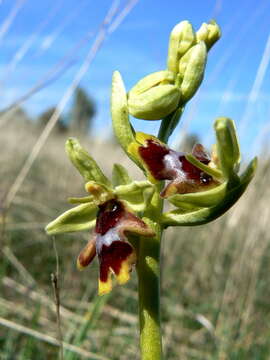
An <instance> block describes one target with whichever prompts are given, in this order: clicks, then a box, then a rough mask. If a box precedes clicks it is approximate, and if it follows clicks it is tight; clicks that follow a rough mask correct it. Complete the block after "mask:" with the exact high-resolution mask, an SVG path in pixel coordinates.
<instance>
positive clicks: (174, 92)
mask: <svg viewBox="0 0 270 360" xmlns="http://www.w3.org/2000/svg"><path fill="white" fill-rule="evenodd" d="M174 80H175V76H174V74H173V73H172V72H171V71H158V72H156V73H152V74H150V75H148V76H146V77H144V78H143V79H141V80H140V81H139V82H138V83H137V84H136V85H135V86H134V87H133V88H132V89H131V90H130V92H129V96H128V109H129V112H130V114H131V115H133V116H134V117H136V118H138V119H145V120H160V119H162V118H163V117H165V116H167V115H168V114H170V113H171V112H172V111H174V110H176V108H177V107H178V104H179V100H180V95H181V93H180V90H179V88H178V87H177V86H175V85H174Z"/></svg>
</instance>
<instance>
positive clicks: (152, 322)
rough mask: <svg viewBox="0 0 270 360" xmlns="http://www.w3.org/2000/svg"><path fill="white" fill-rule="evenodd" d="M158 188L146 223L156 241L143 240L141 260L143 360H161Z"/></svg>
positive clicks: (139, 260) (145, 219)
mask: <svg viewBox="0 0 270 360" xmlns="http://www.w3.org/2000/svg"><path fill="white" fill-rule="evenodd" d="M159 192H160V186H157V189H156V192H155V194H154V195H153V198H152V201H151V204H150V206H149V207H148V209H147V211H146V212H145V214H144V217H143V220H144V221H145V222H146V223H147V224H148V225H150V226H151V227H152V228H153V229H154V230H155V232H156V236H155V237H153V238H141V241H140V245H139V256H138V265H137V272H138V280H139V318H140V345H141V359H142V360H161V359H162V338H161V328H160V261H159V260H160V240H161V235H162V229H161V227H160V224H159V218H160V214H161V212H162V208H163V200H162V199H161V198H160V196H159Z"/></svg>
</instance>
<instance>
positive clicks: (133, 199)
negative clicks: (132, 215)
mask: <svg viewBox="0 0 270 360" xmlns="http://www.w3.org/2000/svg"><path fill="white" fill-rule="evenodd" d="M153 192H154V187H153V185H152V184H151V183H150V182H149V181H133V182H132V183H130V184H127V185H120V186H117V187H116V188H115V194H116V195H117V196H118V197H119V199H120V200H123V201H125V202H126V203H127V205H128V207H130V209H131V210H133V211H135V212H140V211H144V210H145V209H146V208H147V205H148V202H149V199H150V198H151V196H152V194H153Z"/></svg>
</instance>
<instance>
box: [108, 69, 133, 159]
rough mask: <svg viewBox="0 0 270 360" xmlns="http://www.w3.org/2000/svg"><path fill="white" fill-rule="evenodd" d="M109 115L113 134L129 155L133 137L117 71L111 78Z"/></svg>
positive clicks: (125, 95)
mask: <svg viewBox="0 0 270 360" xmlns="http://www.w3.org/2000/svg"><path fill="white" fill-rule="evenodd" d="M111 115H112V124H113V130H114V134H115V136H116V138H117V140H118V142H119V144H120V145H121V147H122V148H123V150H124V151H125V152H126V153H127V154H128V156H130V154H129V153H128V152H127V148H128V146H129V144H130V143H131V142H133V141H135V138H134V131H133V129H132V126H131V124H130V121H129V113H128V104H127V93H126V89H125V85H124V82H123V80H122V77H121V74H120V73H119V72H118V71H115V72H114V73H113V78H112V96H111Z"/></svg>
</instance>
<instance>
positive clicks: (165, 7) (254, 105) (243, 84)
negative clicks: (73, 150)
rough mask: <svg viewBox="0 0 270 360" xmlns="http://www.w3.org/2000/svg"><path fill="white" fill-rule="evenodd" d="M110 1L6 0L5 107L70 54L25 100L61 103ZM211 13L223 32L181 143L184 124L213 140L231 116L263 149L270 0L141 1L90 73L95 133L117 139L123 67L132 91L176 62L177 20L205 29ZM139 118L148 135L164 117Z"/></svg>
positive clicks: (1, 29) (269, 93)
mask: <svg viewBox="0 0 270 360" xmlns="http://www.w3.org/2000/svg"><path fill="white" fill-rule="evenodd" d="M110 5H111V1H109V0H100V1H99V2H98V5H97V2H94V1H91V0H46V1H35V0H2V1H1V0H0V46H1V54H0V93H1V98H2V100H1V106H2V108H4V107H5V106H7V105H9V104H10V103H12V102H13V101H15V100H16V99H17V98H18V97H20V96H21V95H23V94H24V93H26V92H27V91H28V90H29V89H30V88H32V87H33V86H34V85H36V84H37V82H38V81H40V80H41V79H42V78H44V76H45V75H46V74H47V73H48V71H50V69H52V68H53V67H54V66H55V65H56V64H58V63H59V61H61V59H62V58H63V57H65V56H68V58H69V60H70V61H71V63H72V66H70V67H69V69H68V70H67V71H63V72H62V73H61V76H60V77H58V78H57V79H55V80H54V81H52V82H51V83H50V84H49V85H48V86H46V87H45V88H44V89H43V90H41V91H39V92H38V93H36V94H35V95H33V96H31V98H30V99H28V100H27V101H26V102H25V103H24V107H25V108H26V109H27V111H28V112H29V113H30V114H31V115H32V116H35V115H38V114H39V113H41V112H42V111H44V110H45V109H46V108H47V107H49V106H52V105H55V104H57V102H58V101H59V100H60V99H61V97H62V96H63V93H64V92H65V89H66V88H67V87H68V86H69V84H70V83H71V81H72V79H73V77H74V75H75V74H76V72H77V71H78V69H79V66H80V65H81V63H82V61H83V60H84V59H85V56H86V53H87V51H88V49H89V47H90V46H91V44H92V42H93V40H94V37H95V35H96V31H97V29H98V27H99V25H100V22H101V21H102V19H103V18H104V16H105V14H106V12H107V10H108V8H109V7H110ZM120 5H124V0H122V3H120ZM211 18H214V19H216V21H217V22H218V23H219V25H220V26H221V28H222V33H223V36H222V38H221V40H220V41H219V42H218V43H217V44H216V45H215V46H214V48H213V49H212V50H211V52H210V54H209V60H208V64H207V69H206V73H205V80H204V82H203V85H202V86H201V89H200V91H199V93H197V94H196V96H195V97H194V98H193V99H192V101H191V102H190V103H189V104H188V106H187V108H186V111H185V114H184V116H183V120H182V122H181V126H180V127H179V129H177V131H176V133H175V135H174V137H173V139H172V141H173V142H175V143H176V142H177V140H178V138H179V136H181V131H182V130H183V129H184V130H185V131H189V132H195V133H197V134H199V135H200V136H201V138H202V139H203V141H204V142H205V143H206V144H209V143H211V142H212V140H213V137H212V133H213V132H212V123H213V121H214V119H215V118H216V117H217V116H228V117H231V118H233V119H234V120H235V121H236V123H237V125H238V126H239V127H241V128H242V131H241V135H242V136H241V143H242V145H243V146H244V149H245V151H246V152H248V153H251V154H252V153H253V152H254V151H256V149H255V145H257V144H258V142H260V141H259V140H260V139H261V135H262V133H263V132H265V130H266V129H267V128H268V127H269V126H268V124H269V116H270V86H269V75H270V70H269V67H268V63H269V56H268V55H269V54H268V53H269V52H270V43H269V42H268V46H267V41H268V37H269V34H270V30H269V23H270V3H269V1H267V0H261V1H257V2H256V1H254V0H246V1H244V0H238V1H237V2H233V1H228V0H227V1H225V0H223V1H222V0H217V1H215V0H211V1H210V0H204V1H196V0H189V1H188V2H187V1H176V0H170V1H164V0H163V1H158V0H139V1H138V3H137V5H136V6H135V7H134V8H133V10H132V11H131V12H130V13H129V14H128V16H127V17H126V18H125V19H124V21H123V22H122V24H121V25H120V26H119V28H118V29H117V30H116V31H115V32H113V33H112V34H110V35H109V36H108V37H107V39H106V41H105V43H104V44H103V46H102V48H101V49H100V51H99V52H98V54H97V56H96V57H95V59H94V61H93V63H92V64H91V66H90V68H89V70H88V72H87V73H86V75H85V76H84V77H83V79H82V82H81V85H82V86H83V87H85V88H86V89H87V90H88V91H89V93H90V94H91V95H92V97H93V98H94V99H95V101H96V103H97V107H98V113H97V116H96V118H95V132H96V133H97V134H99V135H100V136H109V134H110V131H111V127H110V110H109V102H110V87H111V76H112V72H113V71H114V70H119V71H120V72H121V73H122V76H123V78H124V80H125V84H126V87H127V89H129V88H130V87H131V86H132V85H134V84H135V83H136V82H137V81H138V80H139V79H140V78H141V77H143V76H145V75H147V74H148V73H150V72H154V71H158V70H162V69H164V68H165V67H166V58H167V46H168V37H169V34H170V31H171V29H172V28H173V26H174V25H175V24H176V23H178V22H179V21H181V20H186V19H187V20H189V21H190V22H191V23H192V24H193V26H194V28H195V29H197V28H198V27H199V26H200V25H201V23H202V22H204V21H208V20H210V19H211ZM79 44H81V45H79ZM261 74H263V75H264V76H263V78H260V75H261ZM68 106H69V104H68ZM68 106H67V107H66V109H65V112H66V113H67V112H68ZM134 125H135V127H136V128H137V129H138V130H143V131H148V132H155V131H156V130H157V128H158V123H157V122H143V121H140V120H135V121H134ZM268 130H269V128H268Z"/></svg>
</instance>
